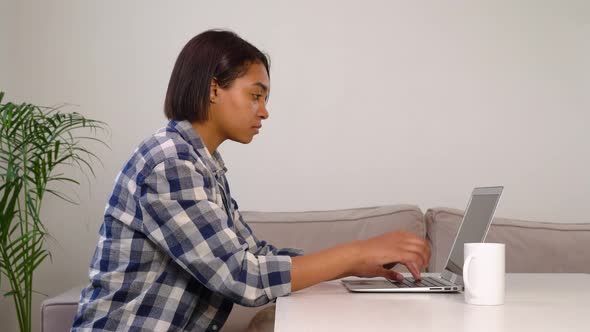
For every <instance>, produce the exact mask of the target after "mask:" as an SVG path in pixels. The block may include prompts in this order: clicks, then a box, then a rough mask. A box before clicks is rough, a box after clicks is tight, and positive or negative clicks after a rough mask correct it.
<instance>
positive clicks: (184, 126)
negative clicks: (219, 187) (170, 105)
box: [168, 120, 227, 175]
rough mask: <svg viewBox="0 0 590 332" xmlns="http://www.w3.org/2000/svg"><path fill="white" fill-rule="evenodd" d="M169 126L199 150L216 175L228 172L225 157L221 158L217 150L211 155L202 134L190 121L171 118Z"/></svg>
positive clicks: (208, 166) (198, 152) (200, 155)
mask: <svg viewBox="0 0 590 332" xmlns="http://www.w3.org/2000/svg"><path fill="white" fill-rule="evenodd" d="M168 128H171V129H173V130H174V131H176V132H178V133H179V134H180V136H182V138H183V139H184V140H185V141H187V142H189V143H190V145H191V146H192V147H193V148H194V149H195V151H196V152H197V155H199V157H201V159H203V161H204V162H205V165H206V166H207V168H209V170H211V171H212V172H213V173H214V174H215V175H223V174H225V173H226V172H227V168H226V167H225V163H224V162H223V158H221V154H220V153H219V151H217V150H216V151H215V152H214V153H213V155H211V153H210V152H209V150H208V149H207V147H206V146H205V143H203V140H202V139H201V136H200V135H199V133H198V132H197V131H196V130H195V128H193V126H192V124H191V123H190V122H189V121H186V120H183V121H175V120H171V121H170V122H169V123H168Z"/></svg>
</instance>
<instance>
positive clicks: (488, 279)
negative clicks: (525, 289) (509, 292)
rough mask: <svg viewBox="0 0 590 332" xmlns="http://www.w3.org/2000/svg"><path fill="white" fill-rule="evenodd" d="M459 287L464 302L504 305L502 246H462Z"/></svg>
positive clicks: (498, 244) (504, 287)
mask: <svg viewBox="0 0 590 332" xmlns="http://www.w3.org/2000/svg"><path fill="white" fill-rule="evenodd" d="M463 253H464V257H465V260H464V262H465V263H464V264H463V285H464V286H465V292H464V293H465V302H467V303H469V304H478V305H499V304H504V294H505V292H506V246H505V245H504V244H503V243H465V245H464V250H463Z"/></svg>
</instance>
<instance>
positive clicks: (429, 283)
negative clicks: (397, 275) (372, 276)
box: [389, 277, 449, 288]
mask: <svg viewBox="0 0 590 332" xmlns="http://www.w3.org/2000/svg"><path fill="white" fill-rule="evenodd" d="M389 281H390V282H391V283H392V284H393V285H394V286H396V287H398V288H410V287H445V286H446V287H449V285H448V284H444V283H442V282H441V281H439V280H438V279H436V278H432V277H425V278H422V279H421V280H420V281H416V280H414V278H404V280H402V281H393V280H389Z"/></svg>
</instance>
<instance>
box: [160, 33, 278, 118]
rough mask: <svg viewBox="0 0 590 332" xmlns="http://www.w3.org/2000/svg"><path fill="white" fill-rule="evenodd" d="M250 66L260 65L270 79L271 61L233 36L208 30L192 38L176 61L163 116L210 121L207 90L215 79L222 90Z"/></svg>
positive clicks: (232, 34) (235, 35)
mask: <svg viewBox="0 0 590 332" xmlns="http://www.w3.org/2000/svg"><path fill="white" fill-rule="evenodd" d="M252 63H261V64H263V65H264V67H266V72H267V73H268V75H269V77H270V71H269V67H270V58H269V57H268V55H266V54H264V53H262V52H261V51H260V50H259V49H257V48H256V47H254V46H253V45H252V44H250V43H249V42H247V41H245V40H244V39H242V38H240V37H239V36H238V35H237V34H236V33H234V32H231V31H226V30H219V29H214V30H207V31H205V32H202V33H200V34H198V35H197V36H195V37H193V39H191V40H190V41H189V42H188V43H187V44H186V45H185V46H184V48H183V49H182V51H181V52H180V54H179V55H178V59H176V64H175V65H174V69H172V75H171V76H170V82H169V83H168V91H167V92H166V101H165V102H164V114H165V115H166V117H167V118H168V119H170V120H177V121H180V120H188V121H190V122H204V121H207V119H208V118H209V90H210V87H211V80H212V79H215V80H216V82H217V84H219V86H220V87H221V88H224V89H226V88H228V87H230V86H231V84H232V82H233V81H234V80H235V79H236V78H239V77H241V76H243V75H245V74H246V72H247V71H248V66H249V65H250V64H252Z"/></svg>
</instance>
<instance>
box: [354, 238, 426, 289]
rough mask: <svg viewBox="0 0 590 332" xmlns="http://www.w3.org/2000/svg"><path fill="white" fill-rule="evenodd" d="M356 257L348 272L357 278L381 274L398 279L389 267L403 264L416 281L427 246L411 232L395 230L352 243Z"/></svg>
mask: <svg viewBox="0 0 590 332" xmlns="http://www.w3.org/2000/svg"><path fill="white" fill-rule="evenodd" d="M355 244H356V245H355V248H356V254H357V259H356V260H355V261H356V264H353V266H352V270H351V271H350V274H351V275H354V276H358V277H385V278H388V279H392V280H402V279H403V276H402V275H401V274H399V273H397V272H395V271H392V270H390V269H391V268H392V267H393V266H394V265H395V264H397V263H401V264H404V265H405V266H406V267H407V268H408V270H409V271H410V272H411V273H412V275H413V276H414V278H415V279H416V280H419V279H421V277H420V270H421V269H422V268H423V267H424V266H426V265H428V262H429V261H430V245H429V244H428V242H427V241H426V240H424V239H422V238H420V237H418V236H416V235H414V234H413V233H409V232H405V231H395V232H389V233H385V234H382V235H379V236H376V237H372V238H370V239H367V240H361V241H357V242H356V243H355Z"/></svg>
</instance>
